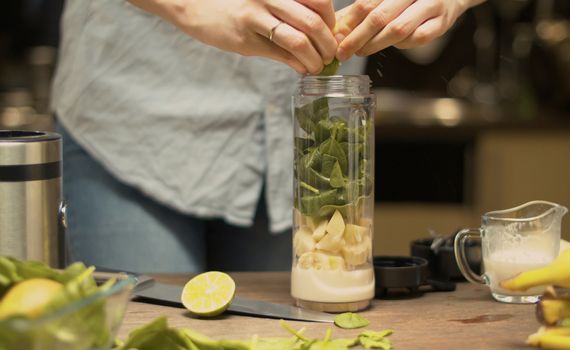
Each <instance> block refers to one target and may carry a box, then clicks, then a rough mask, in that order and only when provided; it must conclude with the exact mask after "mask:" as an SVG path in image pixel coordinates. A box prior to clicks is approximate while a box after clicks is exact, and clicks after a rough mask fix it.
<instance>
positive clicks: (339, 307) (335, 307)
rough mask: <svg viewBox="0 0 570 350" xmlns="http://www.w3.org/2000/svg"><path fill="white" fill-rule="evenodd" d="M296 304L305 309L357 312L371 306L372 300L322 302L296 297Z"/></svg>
mask: <svg viewBox="0 0 570 350" xmlns="http://www.w3.org/2000/svg"><path fill="white" fill-rule="evenodd" d="M295 305H297V306H298V307H300V308H303V309H309V310H314V311H323V312H333V313H335V312H356V311H361V310H364V309H366V308H368V307H369V306H370V300H361V301H353V302H348V303H322V302H317V301H307V300H301V299H295Z"/></svg>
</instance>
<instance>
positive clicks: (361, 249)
mask: <svg viewBox="0 0 570 350" xmlns="http://www.w3.org/2000/svg"><path fill="white" fill-rule="evenodd" d="M371 249H372V244H371V241H370V238H369V237H368V236H364V237H363V238H362V241H361V242H360V243H358V244H352V245H345V246H344V247H342V256H343V257H344V260H345V261H346V263H347V264H348V265H352V266H357V265H362V264H364V263H365V262H366V261H367V260H368V257H369V256H370V251H371Z"/></svg>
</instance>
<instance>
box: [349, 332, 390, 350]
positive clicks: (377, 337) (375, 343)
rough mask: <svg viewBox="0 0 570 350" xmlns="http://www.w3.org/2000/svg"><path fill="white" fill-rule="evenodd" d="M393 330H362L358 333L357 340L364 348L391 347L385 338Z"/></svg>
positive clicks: (385, 349) (387, 349)
mask: <svg viewBox="0 0 570 350" xmlns="http://www.w3.org/2000/svg"><path fill="white" fill-rule="evenodd" d="M392 333H393V331H392V330H391V329H384V330H381V331H363V332H361V333H360V334H359V335H358V342H359V343H360V345H362V346H363V347H365V348H366V349H384V350H390V349H392V342H391V341H390V339H388V338H386V337H387V336H389V335H390V334H392Z"/></svg>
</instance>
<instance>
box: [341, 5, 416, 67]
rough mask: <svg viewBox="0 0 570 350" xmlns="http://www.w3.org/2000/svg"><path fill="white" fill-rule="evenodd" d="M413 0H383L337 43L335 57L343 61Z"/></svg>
mask: <svg viewBox="0 0 570 350" xmlns="http://www.w3.org/2000/svg"><path fill="white" fill-rule="evenodd" d="M413 2H414V0H384V1H383V2H382V3H380V5H378V6H377V7H376V8H375V9H373V10H372V11H371V12H370V13H369V14H368V16H366V18H365V19H364V20H363V21H362V22H361V23H360V24H359V25H358V26H356V28H354V30H353V31H352V32H351V33H350V34H348V36H347V37H346V38H345V39H344V40H343V41H342V42H341V43H340V44H339V47H338V50H337V54H336V57H337V58H338V59H339V60H341V61H345V60H347V59H349V58H350V57H351V56H352V55H353V54H354V53H355V52H356V51H358V50H360V49H361V48H362V47H363V46H364V45H366V43H368V41H370V39H372V38H373V37H374V36H375V35H376V34H378V32H380V31H381V30H382V29H384V27H386V26H387V25H388V24H389V23H390V22H391V21H392V20H394V19H395V18H396V17H398V16H399V15H400V14H401V13H402V12H404V10H405V9H406V8H408V6H410V4H412V3H413Z"/></svg>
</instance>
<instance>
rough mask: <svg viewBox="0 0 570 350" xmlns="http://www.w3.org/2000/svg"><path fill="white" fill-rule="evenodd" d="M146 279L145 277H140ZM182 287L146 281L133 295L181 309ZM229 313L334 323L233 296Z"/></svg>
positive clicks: (328, 318)
mask: <svg viewBox="0 0 570 350" xmlns="http://www.w3.org/2000/svg"><path fill="white" fill-rule="evenodd" d="M141 277H146V276H141ZM182 288H183V287H182V286H177V285H171V284H164V283H159V282H156V281H154V283H150V282H149V281H146V282H145V283H143V284H141V285H140V287H138V285H137V287H135V290H134V292H133V294H134V295H136V296H137V297H140V298H144V299H150V300H153V301H158V302H167V303H168V304H171V305H173V306H178V307H183V306H182V302H181V301H180V296H181V295H182ZM227 311H229V312H232V313H236V314H242V315H250V316H262V317H269V318H279V319H281V318H282V319H286V320H297V321H311V322H334V315H331V314H327V313H324V312H317V311H311V310H304V309H301V308H298V307H294V306H290V305H284V304H275V303H269V302H266V301H261V300H253V299H245V298H241V297H238V296H235V297H234V298H233V300H232V302H231V304H230V306H229V307H228V310H227Z"/></svg>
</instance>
